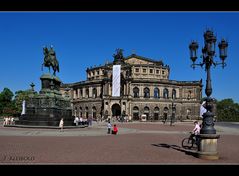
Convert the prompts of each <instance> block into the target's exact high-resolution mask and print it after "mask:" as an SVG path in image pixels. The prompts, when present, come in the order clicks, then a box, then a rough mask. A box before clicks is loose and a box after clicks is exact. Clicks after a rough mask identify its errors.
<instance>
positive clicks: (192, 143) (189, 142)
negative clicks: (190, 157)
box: [182, 132, 198, 149]
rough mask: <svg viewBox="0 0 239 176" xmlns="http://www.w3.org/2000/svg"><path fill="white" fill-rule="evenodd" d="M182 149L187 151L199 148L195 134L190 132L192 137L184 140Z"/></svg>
mask: <svg viewBox="0 0 239 176" xmlns="http://www.w3.org/2000/svg"><path fill="white" fill-rule="evenodd" d="M182 147H183V148H186V149H192V148H197V147H198V144H197V142H196V136H195V134H194V133H192V132H190V136H189V137H187V138H184V139H183V140H182Z"/></svg>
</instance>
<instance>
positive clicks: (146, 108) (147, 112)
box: [144, 106, 149, 120]
mask: <svg viewBox="0 0 239 176" xmlns="http://www.w3.org/2000/svg"><path fill="white" fill-rule="evenodd" d="M144 114H145V115H146V119H147V120H149V107H147V106H146V107H144Z"/></svg>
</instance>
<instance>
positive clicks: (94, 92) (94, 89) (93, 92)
mask: <svg viewBox="0 0 239 176" xmlns="http://www.w3.org/2000/svg"><path fill="white" fill-rule="evenodd" d="M92 95H93V98H96V97H97V89H96V88H93V90H92Z"/></svg>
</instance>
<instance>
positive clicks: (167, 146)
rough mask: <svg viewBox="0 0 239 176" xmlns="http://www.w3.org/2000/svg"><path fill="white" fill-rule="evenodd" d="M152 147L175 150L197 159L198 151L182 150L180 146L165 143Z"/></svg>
mask: <svg viewBox="0 0 239 176" xmlns="http://www.w3.org/2000/svg"><path fill="white" fill-rule="evenodd" d="M151 145H152V146H155V147H163V148H168V149H174V150H177V151H180V152H184V153H185V154H187V155H192V156H194V157H197V151H196V150H190V149H185V148H182V147H180V146H178V145H170V144H164V143H161V144H151Z"/></svg>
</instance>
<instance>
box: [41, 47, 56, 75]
mask: <svg viewBox="0 0 239 176" xmlns="http://www.w3.org/2000/svg"><path fill="white" fill-rule="evenodd" d="M43 53H44V63H43V64H42V70H43V65H44V66H45V67H48V68H49V73H50V67H52V69H53V71H54V72H53V75H54V76H56V71H58V72H59V63H58V61H57V59H56V53H55V51H54V50H53V47H52V46H51V47H50V49H49V50H48V48H47V47H43Z"/></svg>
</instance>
